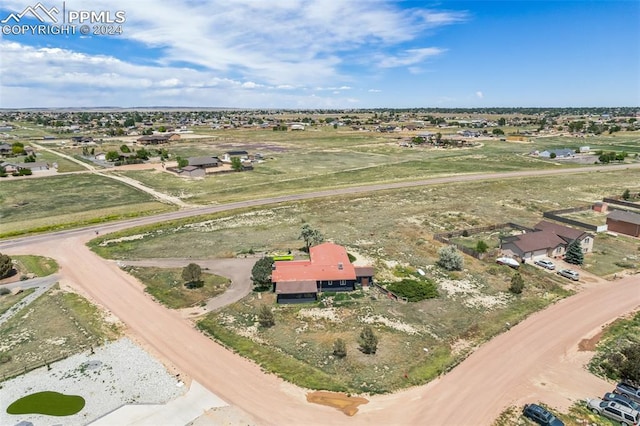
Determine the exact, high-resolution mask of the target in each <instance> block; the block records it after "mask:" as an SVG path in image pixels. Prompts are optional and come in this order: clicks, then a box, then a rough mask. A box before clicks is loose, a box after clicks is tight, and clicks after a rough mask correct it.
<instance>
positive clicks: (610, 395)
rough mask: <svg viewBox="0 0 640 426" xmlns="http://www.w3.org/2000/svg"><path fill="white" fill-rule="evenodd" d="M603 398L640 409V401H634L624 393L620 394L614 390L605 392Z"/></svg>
mask: <svg viewBox="0 0 640 426" xmlns="http://www.w3.org/2000/svg"><path fill="white" fill-rule="evenodd" d="M602 399H603V400H605V401H614V402H617V403H618V404H620V405H624V406H625V407H629V408H631V409H633V410H636V411H640V403H639V402H635V401H632V400H631V399H629V398H628V397H626V396H624V395H620V394H617V393H613V392H607V393H605V394H604V396H603V397H602Z"/></svg>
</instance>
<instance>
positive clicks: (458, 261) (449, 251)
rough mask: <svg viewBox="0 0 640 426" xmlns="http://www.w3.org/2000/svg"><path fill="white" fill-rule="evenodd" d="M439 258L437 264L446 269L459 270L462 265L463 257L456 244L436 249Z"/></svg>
mask: <svg viewBox="0 0 640 426" xmlns="http://www.w3.org/2000/svg"><path fill="white" fill-rule="evenodd" d="M438 255H439V256H440V260H438V265H439V266H441V267H443V268H444V269H446V270H447V271H461V270H462V267H463V266H464V259H463V258H462V255H461V254H460V252H459V251H458V249H457V248H456V246H446V247H443V248H441V249H440V250H439V251H438Z"/></svg>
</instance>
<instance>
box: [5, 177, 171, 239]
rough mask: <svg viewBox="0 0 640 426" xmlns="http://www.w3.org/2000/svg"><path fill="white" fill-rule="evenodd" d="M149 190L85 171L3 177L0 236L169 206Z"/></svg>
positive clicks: (59, 227)
mask: <svg viewBox="0 0 640 426" xmlns="http://www.w3.org/2000/svg"><path fill="white" fill-rule="evenodd" d="M172 209H173V208H172V207H171V206H168V205H166V204H163V203H160V202H158V201H156V200H155V199H154V198H153V197H151V196H150V195H148V194H146V193H143V192H140V191H138V190H136V189H134V188H132V187H130V186H127V185H125V184H122V183H120V182H117V181H115V180H113V179H109V178H105V177H103V176H96V175H90V174H82V175H66V176H54V177H49V178H38V179H22V180H13V181H3V182H2V186H1V187H0V217H1V218H2V222H1V224H0V237H7V236H11V235H19V234H22V233H26V232H36V231H51V230H58V229H64V228H71V227H76V226H81V225H87V224H91V223H101V222H103V221H106V220H115V219H121V218H127V217H136V216H140V215H145V214H150V213H159V212H165V211H169V210H172Z"/></svg>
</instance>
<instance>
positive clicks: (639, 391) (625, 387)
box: [613, 382, 640, 402]
mask: <svg viewBox="0 0 640 426" xmlns="http://www.w3.org/2000/svg"><path fill="white" fill-rule="evenodd" d="M613 391H614V392H615V393H617V394H619V395H624V396H626V397H627V398H629V399H630V400H632V401H635V402H640V388H638V387H636V386H633V385H631V384H629V383H624V382H620V383H618V384H617V385H616V388H615V389H614V390H613Z"/></svg>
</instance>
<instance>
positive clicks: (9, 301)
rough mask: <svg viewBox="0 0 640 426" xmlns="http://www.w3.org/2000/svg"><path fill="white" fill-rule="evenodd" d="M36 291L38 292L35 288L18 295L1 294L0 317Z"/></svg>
mask: <svg viewBox="0 0 640 426" xmlns="http://www.w3.org/2000/svg"><path fill="white" fill-rule="evenodd" d="M34 291H36V290H35V289H34V288H29V289H27V290H25V291H23V292H21V293H18V294H11V293H7V294H1V293H0V315H2V314H4V313H5V312H7V311H8V310H9V309H11V307H12V306H14V305H15V304H17V303H18V302H20V301H21V300H22V299H24V298H25V297H27V296H28V295H30V294H31V293H33V292H34Z"/></svg>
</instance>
